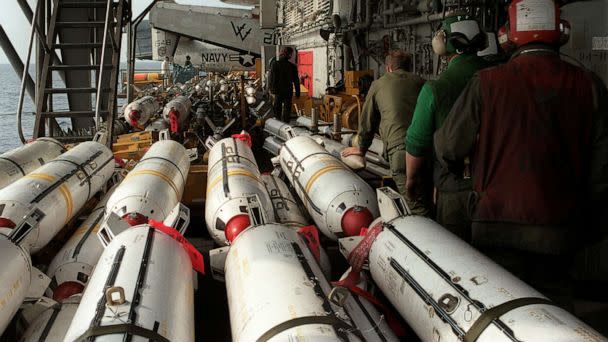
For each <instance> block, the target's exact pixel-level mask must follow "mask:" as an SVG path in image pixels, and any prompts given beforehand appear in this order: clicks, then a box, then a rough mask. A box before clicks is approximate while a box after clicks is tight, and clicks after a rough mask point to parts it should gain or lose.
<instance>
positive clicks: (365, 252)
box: [333, 223, 557, 342]
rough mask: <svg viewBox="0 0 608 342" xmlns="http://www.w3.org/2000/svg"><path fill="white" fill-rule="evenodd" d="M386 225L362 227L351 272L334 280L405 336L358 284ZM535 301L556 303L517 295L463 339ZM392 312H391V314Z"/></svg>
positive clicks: (471, 339)
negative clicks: (358, 297)
mask: <svg viewBox="0 0 608 342" xmlns="http://www.w3.org/2000/svg"><path fill="white" fill-rule="evenodd" d="M382 230H383V224H382V223H378V224H376V225H375V226H373V227H372V228H370V229H362V230H361V235H362V236H365V237H364V238H363V240H361V242H359V244H357V246H356V247H355V248H354V249H353V250H352V252H351V253H350V254H349V255H348V263H349V264H350V265H351V267H352V268H351V271H350V272H349V274H348V275H347V276H346V278H344V279H343V280H341V281H338V282H334V283H333V285H335V286H342V287H345V288H347V289H349V290H350V291H351V292H353V293H354V294H357V295H359V296H361V297H363V298H365V299H367V300H368V301H369V302H371V303H372V304H374V305H376V306H377V307H378V308H379V309H380V310H381V311H382V312H384V313H385V315H386V318H387V323H388V324H389V326H390V327H391V329H393V331H394V332H395V334H397V336H400V337H401V336H403V335H402V334H401V335H400V333H404V331H403V328H402V327H401V325H400V324H399V322H398V320H397V319H396V318H395V317H394V316H392V315H390V314H391V313H392V311H391V310H390V309H388V308H386V307H385V306H384V305H383V304H382V303H381V302H380V301H378V299H376V298H375V297H374V296H373V295H372V294H371V293H369V292H367V291H364V290H362V289H361V288H359V287H358V286H356V285H357V283H358V282H359V278H360V274H361V270H362V269H363V264H364V263H365V261H366V260H367V258H368V257H369V251H370V249H371V246H372V244H373V243H374V241H375V240H376V237H377V236H378V235H379V234H380V233H381V232H382ZM535 304H543V305H555V306H557V304H555V303H554V302H552V301H550V300H549V299H546V298H538V297H526V298H517V299H513V300H510V301H508V302H505V303H502V304H499V305H496V306H494V307H492V308H490V309H488V310H486V311H484V312H482V313H481V315H480V316H479V317H478V318H477V320H475V322H474V323H473V325H472V326H471V327H470V328H469V330H468V331H467V332H466V333H465V334H464V336H463V342H475V341H476V340H477V338H479V336H480V335H481V333H483V332H484V330H485V329H486V328H487V327H488V326H489V325H490V324H492V322H493V321H494V320H495V319H498V318H500V317H501V316H502V315H504V314H506V313H508V312H510V311H512V310H515V309H517V308H520V307H523V306H527V305H535ZM387 312H388V314H387Z"/></svg>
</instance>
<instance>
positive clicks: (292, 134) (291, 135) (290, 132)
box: [285, 126, 296, 140]
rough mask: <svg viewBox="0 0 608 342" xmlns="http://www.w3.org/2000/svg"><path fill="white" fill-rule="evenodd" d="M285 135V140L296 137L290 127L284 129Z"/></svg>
mask: <svg viewBox="0 0 608 342" xmlns="http://www.w3.org/2000/svg"><path fill="white" fill-rule="evenodd" d="M285 134H286V135H287V137H288V139H287V140H289V139H291V138H295V137H296V134H295V133H294V131H293V128H292V127H291V126H287V127H285Z"/></svg>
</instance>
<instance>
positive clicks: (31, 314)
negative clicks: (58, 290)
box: [21, 279, 58, 324]
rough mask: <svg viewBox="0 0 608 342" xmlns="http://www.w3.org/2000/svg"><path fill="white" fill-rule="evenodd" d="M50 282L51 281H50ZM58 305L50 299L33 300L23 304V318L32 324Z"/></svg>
mask: <svg viewBox="0 0 608 342" xmlns="http://www.w3.org/2000/svg"><path fill="white" fill-rule="evenodd" d="M49 280H50V279H49ZM57 304H58V303H57V302H56V301H54V300H53V299H51V298H49V297H39V298H31V299H30V300H26V301H24V302H23V303H22V304H21V317H22V318H23V319H24V320H25V322H27V323H29V324H31V323H32V322H33V321H34V320H36V319H37V318H38V317H40V315H41V314H42V313H43V312H45V311H46V310H48V309H50V308H52V307H54V306H55V305H57Z"/></svg>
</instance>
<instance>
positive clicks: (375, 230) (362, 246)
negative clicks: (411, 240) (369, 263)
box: [332, 222, 405, 337]
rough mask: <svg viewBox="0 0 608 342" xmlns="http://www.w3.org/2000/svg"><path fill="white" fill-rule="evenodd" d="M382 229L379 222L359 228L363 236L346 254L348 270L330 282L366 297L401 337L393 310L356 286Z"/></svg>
mask: <svg viewBox="0 0 608 342" xmlns="http://www.w3.org/2000/svg"><path fill="white" fill-rule="evenodd" d="M382 230H383V226H382V223H381V222H379V223H378V224H376V225H374V226H373V227H371V228H369V229H368V228H363V229H361V233H360V235H361V236H364V238H363V240H361V242H359V244H358V245H357V246H356V247H355V248H354V249H353V250H352V251H351V252H350V254H349V255H348V263H349V264H350V266H351V270H350V272H348V274H347V275H346V277H345V278H344V279H342V280H340V281H336V282H332V285H333V286H340V287H344V288H347V289H348V290H349V291H350V292H352V293H354V294H356V295H358V296H359V297H362V298H364V299H366V300H367V301H369V302H370V303H372V304H373V305H375V306H376V307H377V308H378V309H379V310H380V311H381V312H382V313H383V314H384V315H385V317H386V322H387V324H388V325H389V327H390V328H391V329H392V330H393V332H394V333H395V334H396V335H397V336H399V337H403V336H405V329H404V328H403V326H402V325H401V323H400V321H399V319H398V318H397V316H396V315H395V313H393V310H392V309H390V308H389V307H387V306H386V305H384V303H382V302H381V301H380V300H379V299H378V298H376V297H375V296H374V295H373V294H371V293H369V292H367V291H365V290H363V289H361V288H360V287H358V286H357V284H358V283H359V281H360V279H361V270H362V269H363V264H364V263H365V261H366V260H367V258H368V257H369V251H370V249H371V248H372V244H373V243H374V241H375V240H376V238H377V237H378V235H379V234H380V233H382Z"/></svg>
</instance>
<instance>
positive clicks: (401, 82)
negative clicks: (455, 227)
mask: <svg viewBox="0 0 608 342" xmlns="http://www.w3.org/2000/svg"><path fill="white" fill-rule="evenodd" d="M385 64H386V74H384V76H382V77H380V78H379V79H378V80H376V81H374V82H373V83H372V85H371V87H370V89H369V92H368V93H367V97H366V98H365V104H364V105H363V110H362V111H361V116H360V117H359V128H358V139H359V147H349V148H347V149H345V150H344V151H343V152H342V155H343V156H345V157H346V156H349V155H365V152H367V149H368V148H369V147H370V146H371V144H372V140H373V139H374V135H375V134H376V132H378V133H379V134H380V138H381V139H382V141H383V142H384V151H385V152H384V154H385V157H386V158H387V160H388V162H389V164H390V169H391V174H392V176H393V180H394V181H395V183H396V185H397V189H398V190H399V192H400V193H401V194H402V195H403V196H404V197H405V200H406V202H407V204H408V206H409V208H410V210H412V211H413V212H414V213H416V214H418V215H426V214H427V212H426V206H424V205H423V204H422V203H421V201H419V200H416V199H415V198H410V197H408V196H407V194H406V192H405V142H404V141H403V137H404V136H405V132H406V130H407V127H408V126H409V124H410V122H411V120H412V114H413V112H414V107H415V106H416V98H417V97H418V93H419V92H420V88H421V87H422V85H423V83H424V81H423V80H422V79H421V78H420V77H418V76H416V75H414V74H412V73H410V72H409V70H411V55H409V54H407V53H405V52H403V51H399V50H395V51H392V52H390V53H389V54H388V55H387V56H386V63H385Z"/></svg>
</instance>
